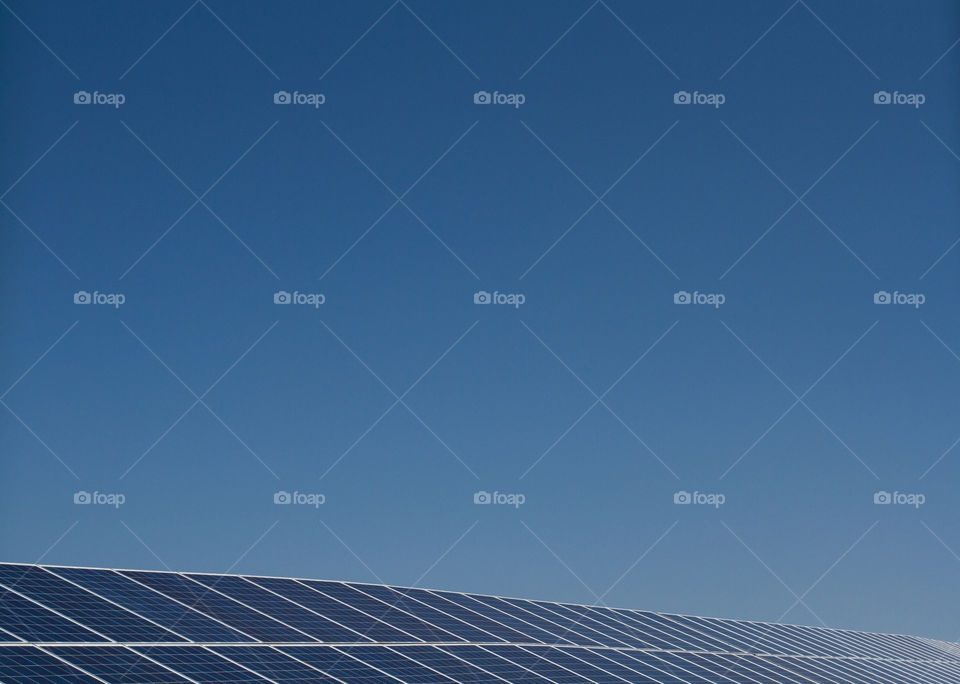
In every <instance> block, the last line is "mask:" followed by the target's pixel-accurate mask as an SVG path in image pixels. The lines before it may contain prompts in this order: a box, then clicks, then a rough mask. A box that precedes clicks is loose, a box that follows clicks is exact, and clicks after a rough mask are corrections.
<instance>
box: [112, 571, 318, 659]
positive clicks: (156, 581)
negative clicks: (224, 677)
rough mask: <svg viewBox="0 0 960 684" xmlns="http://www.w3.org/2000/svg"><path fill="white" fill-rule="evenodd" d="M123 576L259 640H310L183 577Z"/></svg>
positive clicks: (135, 573)
mask: <svg viewBox="0 0 960 684" xmlns="http://www.w3.org/2000/svg"><path fill="white" fill-rule="evenodd" d="M123 574H124V575H127V576H128V577H131V578H133V579H135V580H136V581H138V582H142V583H143V584H146V585H147V586H149V587H150V588H152V589H156V590H157V591H159V592H161V593H163V594H166V595H167V596H169V597H171V598H174V599H176V600H178V601H180V602H182V603H184V604H186V605H188V606H190V607H191V608H193V609H195V610H198V611H200V612H202V613H205V614H207V615H210V616H211V617H214V618H216V619H217V620H220V621H222V622H225V623H226V624H228V625H230V626H231V627H235V628H236V629H238V630H240V631H241V632H243V633H244V634H249V635H250V636H252V637H254V638H255V639H259V640H260V641H293V642H303V641H310V640H311V638H310V637H308V636H306V635H305V634H301V633H300V632H297V631H296V630H293V629H290V628H289V627H285V626H284V625H281V624H280V623H279V622H277V621H276V620H272V619H270V618H269V617H266V616H265V615H261V614H260V613H258V612H256V611H255V610H251V609H250V608H247V607H245V606H242V605H240V604H239V603H237V602H236V601H234V600H232V599H229V598H227V597H226V596H221V595H220V594H218V593H216V592H215V591H211V590H210V589H208V588H207V587H204V586H203V585H200V584H197V583H196V582H194V581H192V580H190V579H187V578H186V577H181V576H180V575H176V574H173V573H166V572H139V571H131V570H124V571H123Z"/></svg>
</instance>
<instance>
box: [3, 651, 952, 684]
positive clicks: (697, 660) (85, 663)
mask: <svg viewBox="0 0 960 684" xmlns="http://www.w3.org/2000/svg"><path fill="white" fill-rule="evenodd" d="M0 681H3V682H6V683H7V684H20V683H21V682H22V683H23V684H27V683H33V682H37V681H44V682H57V683H58V684H88V683H93V682H97V681H101V682H110V683H111V684H113V683H116V684H121V683H123V684H138V683H142V684H167V683H170V684H174V683H181V682H189V681H194V682H200V683H205V682H263V681H272V682H277V683H278V684H280V683H282V682H338V681H339V682H344V683H346V684H353V683H355V682H370V683H372V684H379V683H381V682H382V683H384V684H395V683H396V682H397V681H400V682H411V683H418V684H420V683H423V684H429V683H433V682H437V683H443V684H449V683H450V682H460V683H463V682H502V681H506V682H529V683H530V684H544V683H550V682H553V683H554V684H565V683H567V682H596V683H597V684H608V683H609V684H622V683H623V682H658V683H661V684H672V683H691V684H692V683H694V682H724V683H729V682H737V683H738V684H743V683H749V682H753V683H756V684H761V683H767V682H777V683H779V684H784V683H786V684H810V683H811V682H818V683H820V682H822V683H830V684H835V683H837V682H849V683H851V684H937V683H949V682H954V683H955V682H958V681H960V665H958V664H956V663H930V662H925V663H919V662H909V661H904V662H900V661H891V660H858V659H843V658H805V657H796V658H789V657H778V656H737V655H725V654H695V653H679V652H678V653H671V652H649V651H621V650H616V649H587V648H576V647H567V648H560V647H550V646H526V647H521V646H511V645H503V646H486V647H483V646H476V645H469V644H464V645H457V646H429V645H421V646H401V645H397V646H391V647H388V646H340V647H333V646H278V647H271V646H211V647H203V646H145V647H125V646H109V645H108V646H56V647H44V648H42V649H41V648H37V647H34V646H5V647H0Z"/></svg>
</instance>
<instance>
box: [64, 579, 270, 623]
mask: <svg viewBox="0 0 960 684" xmlns="http://www.w3.org/2000/svg"><path fill="white" fill-rule="evenodd" d="M51 571H52V572H55V573H56V574H57V575H60V576H61V577H65V578H67V579H69V580H70V581H72V582H76V583H77V584H79V585H80V586H82V587H83V588H85V589H87V590H89V591H92V592H94V593H96V594H99V595H100V596H105V597H109V598H110V600H111V601H113V602H114V603H117V604H119V605H121V606H123V607H124V608H126V609H127V610H130V611H133V612H134V613H136V614H138V615H142V616H143V617H145V618H147V619H149V620H153V621H154V622H156V623H158V624H160V625H163V626H164V627H166V628H167V629H169V630H171V631H174V632H176V633H178V634H181V635H183V636H184V637H186V638H187V639H189V640H191V641H253V639H252V638H250V637H248V636H244V635H243V634H241V633H240V632H238V631H236V630H233V629H230V628H229V627H227V626H226V625H222V624H220V623H219V622H217V621H216V620H212V619H210V618H209V617H207V616H206V615H204V614H203V613H200V612H198V611H196V610H193V609H191V608H188V607H187V606H184V605H181V604H179V603H177V602H176V601H174V600H172V599H170V598H168V597H166V596H164V595H162V594H159V593H157V592H156V591H154V590H152V589H148V588H147V587H145V586H143V585H141V584H137V583H136V582H134V581H133V580H131V579H128V578H126V577H124V576H123V575H119V574H117V573H115V572H111V571H103V570H88V569H86V568H52V569H51Z"/></svg>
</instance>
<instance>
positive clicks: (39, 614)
mask: <svg viewBox="0 0 960 684" xmlns="http://www.w3.org/2000/svg"><path fill="white" fill-rule="evenodd" d="M0 626H2V627H3V628H4V629H5V630H7V631H8V632H10V633H11V634H15V635H16V636H18V637H20V638H21V639H25V640H27V641H106V639H104V638H103V637H102V636H99V635H97V634H94V633H93V632H91V631H90V630H89V629H85V628H83V627H81V626H80V625H77V624H74V623H72V622H70V621H69V620H67V619H65V618H62V617H60V616H59V615H57V614H56V613H53V612H51V611H49V610H47V609H46V608H41V607H40V606H38V605H36V604H35V603H31V602H30V601H28V600H27V599H25V598H23V597H21V596H17V595H16V594H14V593H13V592H11V591H7V590H6V589H3V588H2V587H0Z"/></svg>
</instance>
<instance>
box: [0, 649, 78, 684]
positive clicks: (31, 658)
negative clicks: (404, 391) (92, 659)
mask: <svg viewBox="0 0 960 684" xmlns="http://www.w3.org/2000/svg"><path fill="white" fill-rule="evenodd" d="M0 682H4V683H5V684H37V682H56V683H57V684H97V680H96V679H94V678H93V677H90V676H89V675H85V674H84V673H83V672H81V671H80V670H78V669H76V668H74V667H71V666H69V665H66V664H64V663H62V662H60V661H59V660H57V659H56V658H54V657H53V656H49V655H47V654H46V653H44V652H43V651H41V650H40V649H38V648H33V647H32V646H8V647H4V648H0Z"/></svg>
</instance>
